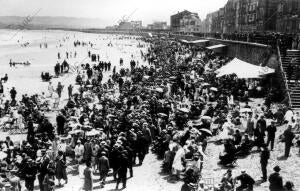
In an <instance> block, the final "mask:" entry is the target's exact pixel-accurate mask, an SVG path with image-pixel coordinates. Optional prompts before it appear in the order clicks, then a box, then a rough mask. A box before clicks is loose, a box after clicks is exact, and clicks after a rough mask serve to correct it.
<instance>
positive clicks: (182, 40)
mask: <svg viewBox="0 0 300 191" xmlns="http://www.w3.org/2000/svg"><path fill="white" fill-rule="evenodd" d="M180 41H181V42H183V43H189V41H187V40H184V39H181V40H180Z"/></svg>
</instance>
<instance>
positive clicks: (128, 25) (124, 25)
mask: <svg viewBox="0 0 300 191" xmlns="http://www.w3.org/2000/svg"><path fill="white" fill-rule="evenodd" d="M142 27H143V26H142V21H130V22H129V21H122V22H120V23H119V25H118V27H117V29H120V30H135V29H142Z"/></svg>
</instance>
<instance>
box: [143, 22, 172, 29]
mask: <svg viewBox="0 0 300 191" xmlns="http://www.w3.org/2000/svg"><path fill="white" fill-rule="evenodd" d="M147 28H148V29H151V30H167V29H168V25H167V22H159V21H156V22H153V23H152V24H149V25H147Z"/></svg>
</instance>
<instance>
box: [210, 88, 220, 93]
mask: <svg viewBox="0 0 300 191" xmlns="http://www.w3.org/2000/svg"><path fill="white" fill-rule="evenodd" d="M210 90H211V91H215V92H217V91H218V89H217V88H215V87H211V88H210Z"/></svg>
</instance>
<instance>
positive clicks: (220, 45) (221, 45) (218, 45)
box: [206, 44, 226, 50]
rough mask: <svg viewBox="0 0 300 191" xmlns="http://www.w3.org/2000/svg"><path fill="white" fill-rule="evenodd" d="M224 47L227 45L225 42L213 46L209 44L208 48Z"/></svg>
mask: <svg viewBox="0 0 300 191" xmlns="http://www.w3.org/2000/svg"><path fill="white" fill-rule="evenodd" d="M224 47H226V45H224V44H217V45H213V46H208V47H206V48H207V49H209V50H214V49H218V48H224Z"/></svg>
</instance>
